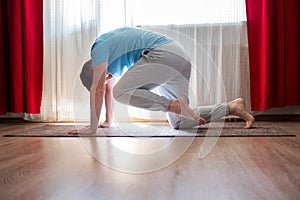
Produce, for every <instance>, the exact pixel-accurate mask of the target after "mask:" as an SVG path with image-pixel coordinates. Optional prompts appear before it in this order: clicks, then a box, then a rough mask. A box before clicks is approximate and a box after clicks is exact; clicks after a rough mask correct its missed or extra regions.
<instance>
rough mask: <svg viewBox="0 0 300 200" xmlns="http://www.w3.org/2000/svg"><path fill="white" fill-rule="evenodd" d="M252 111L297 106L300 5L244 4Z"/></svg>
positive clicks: (295, 0)
mask: <svg viewBox="0 0 300 200" xmlns="http://www.w3.org/2000/svg"><path fill="white" fill-rule="evenodd" d="M246 9H247V26H248V41H249V58H250V80H251V102H252V110H264V109H268V108H271V107H283V106H293V105H300V62H299V59H300V53H299V52H300V51H299V48H300V39H299V38H300V23H299V22H300V21H299V19H300V1H299V0H246Z"/></svg>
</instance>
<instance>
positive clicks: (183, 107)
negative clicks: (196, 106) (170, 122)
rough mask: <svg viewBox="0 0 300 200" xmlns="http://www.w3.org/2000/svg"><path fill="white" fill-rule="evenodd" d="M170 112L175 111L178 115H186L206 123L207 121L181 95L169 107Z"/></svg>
mask: <svg viewBox="0 0 300 200" xmlns="http://www.w3.org/2000/svg"><path fill="white" fill-rule="evenodd" d="M168 112H173V113H176V114H178V115H181V116H184V117H186V118H189V119H193V120H196V121H198V122H200V123H201V124H205V123H206V121H205V119H203V118H202V117H201V116H200V115H198V114H196V113H195V112H194V111H193V110H192V109H191V108H190V106H189V104H188V103H187V101H186V99H185V98H184V97H179V98H178V99H176V100H174V101H171V103H170V106H169V108H168Z"/></svg>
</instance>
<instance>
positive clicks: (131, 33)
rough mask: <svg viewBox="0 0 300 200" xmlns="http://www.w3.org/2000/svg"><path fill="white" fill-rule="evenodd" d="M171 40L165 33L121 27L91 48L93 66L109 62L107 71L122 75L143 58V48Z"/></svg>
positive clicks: (98, 40)
mask: <svg viewBox="0 0 300 200" xmlns="http://www.w3.org/2000/svg"><path fill="white" fill-rule="evenodd" d="M171 41H172V39H170V38H168V37H166V36H164V35H161V34H158V33H154V32H151V31H148V30H143V29H140V28H135V27H123V28H119V29H116V30H113V31H110V32H108V33H105V34H103V35H101V36H100V37H99V38H97V39H96V41H95V43H94V45H93V47H92V50H91V57H92V62H93V66H97V65H99V64H101V63H103V62H108V69H107V72H108V73H110V74H112V75H113V76H121V75H122V73H123V72H124V71H125V70H127V69H129V68H130V67H131V66H133V65H134V64H135V63H136V62H137V61H138V60H139V59H140V58H141V56H142V52H143V50H145V49H149V50H150V49H154V48H155V47H158V46H161V45H163V44H166V43H168V42H171Z"/></svg>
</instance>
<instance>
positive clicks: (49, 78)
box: [41, 0, 100, 121]
mask: <svg viewBox="0 0 300 200" xmlns="http://www.w3.org/2000/svg"><path fill="white" fill-rule="evenodd" d="M99 10H100V3H99V1H96V0H44V77H43V78H44V86H43V98H42V108H41V115H42V116H41V118H42V120H44V121H59V120H72V119H73V118H74V112H73V110H74V102H80V104H87V102H88V99H87V100H86V99H85V98H86V97H83V96H82V97H81V98H78V99H74V91H75V90H78V91H79V92H81V93H85V91H84V89H83V88H81V87H77V88H76V82H77V77H78V71H79V70H80V66H81V65H82V63H83V62H84V61H85V60H87V59H88V57H89V51H90V47H91V45H92V43H93V42H94V40H95V38H96V37H97V36H98V35H99V32H100V12H99ZM80 104H79V105H80Z"/></svg>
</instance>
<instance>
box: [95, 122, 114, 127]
mask: <svg viewBox="0 0 300 200" xmlns="http://www.w3.org/2000/svg"><path fill="white" fill-rule="evenodd" d="M110 125H111V123H110V122H107V121H105V122H101V123H100V124H99V126H98V127H99V128H109V127H110Z"/></svg>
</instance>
